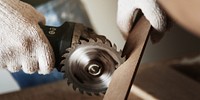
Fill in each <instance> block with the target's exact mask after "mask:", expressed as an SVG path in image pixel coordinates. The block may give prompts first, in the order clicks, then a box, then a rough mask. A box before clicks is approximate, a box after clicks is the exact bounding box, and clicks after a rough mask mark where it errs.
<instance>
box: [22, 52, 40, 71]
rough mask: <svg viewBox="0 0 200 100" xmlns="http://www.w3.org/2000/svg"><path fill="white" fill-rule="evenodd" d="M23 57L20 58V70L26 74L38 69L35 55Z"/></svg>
mask: <svg viewBox="0 0 200 100" xmlns="http://www.w3.org/2000/svg"><path fill="white" fill-rule="evenodd" d="M28 56H29V57H23V58H22V59H23V60H22V70H23V71H24V72H25V73H27V74H32V73H34V72H36V71H38V61H37V60H36V59H35V57H33V58H32V57H31V56H30V55H28Z"/></svg>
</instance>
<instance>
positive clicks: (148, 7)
mask: <svg viewBox="0 0 200 100" xmlns="http://www.w3.org/2000/svg"><path fill="white" fill-rule="evenodd" d="M136 9H141V11H142V12H143V14H144V16H145V17H146V18H147V20H149V22H150V23H151V25H152V26H153V27H154V28H155V29H156V30H157V31H160V32H161V31H164V30H166V26H167V25H166V17H165V16H164V14H163V12H162V11H161V9H160V8H159V6H158V4H157V3H156V0H118V12H117V24H118V26H119V28H120V30H121V31H122V32H123V33H124V34H127V33H128V32H129V31H130V29H131V27H132V23H133V19H134V18H133V13H134V12H135V10H136Z"/></svg>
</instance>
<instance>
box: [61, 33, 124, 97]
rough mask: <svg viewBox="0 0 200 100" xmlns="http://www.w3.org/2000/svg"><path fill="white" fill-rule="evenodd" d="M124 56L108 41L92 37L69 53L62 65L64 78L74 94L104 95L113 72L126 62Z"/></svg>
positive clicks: (81, 42) (68, 51) (65, 55)
mask: <svg viewBox="0 0 200 100" xmlns="http://www.w3.org/2000/svg"><path fill="white" fill-rule="evenodd" d="M121 54H122V52H121V51H117V47H116V45H112V44H111V43H110V41H109V40H108V39H106V38H105V37H103V36H100V35H96V34H93V35H91V37H90V38H87V39H84V40H80V43H78V44H73V45H72V46H71V48H68V49H67V50H66V53H65V54H64V55H63V57H64V59H63V60H62V62H61V64H62V65H63V67H62V71H63V72H64V73H65V75H64V77H65V79H66V80H67V82H68V85H69V86H72V87H73V89H74V90H75V91H79V92H81V93H83V94H88V95H104V94H105V92H106V90H107V88H108V85H109V83H110V81H111V76H112V74H113V72H114V71H115V69H116V68H117V67H118V66H120V65H121V64H122V63H123V62H124V61H125V58H122V57H121Z"/></svg>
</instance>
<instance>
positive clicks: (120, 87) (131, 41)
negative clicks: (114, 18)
mask: <svg viewBox="0 0 200 100" xmlns="http://www.w3.org/2000/svg"><path fill="white" fill-rule="evenodd" d="M150 27H151V25H150V23H149V22H148V21H147V19H146V18H145V17H144V16H142V17H141V18H140V20H139V21H138V23H137V24H136V25H135V27H134V29H133V30H132V31H131V32H130V34H129V37H128V39H127V42H126V45H125V50H127V51H125V52H126V54H128V55H129V53H131V55H130V57H129V58H128V59H127V60H126V61H125V62H124V63H123V64H122V65H121V66H120V67H119V68H117V69H116V71H115V72H114V74H113V76H112V80H111V83H110V85H109V87H108V90H107V92H106V94H105V96H104V100H124V99H127V98H128V95H129V91H130V88H131V86H132V82H133V79H134V76H135V72H136V70H137V67H138V66H139V62H140V59H141V56H142V52H143V50H144V47H145V45H146V42H147V39H148V33H149V30H150Z"/></svg>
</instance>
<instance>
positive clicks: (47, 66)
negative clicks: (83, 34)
mask: <svg viewBox="0 0 200 100" xmlns="http://www.w3.org/2000/svg"><path fill="white" fill-rule="evenodd" d="M53 54H54V53H53V50H52V48H51V46H50V45H49V44H48V43H47V42H46V43H43V44H42V45H41V47H39V48H38V49H37V57H38V61H39V70H38V73H39V74H49V73H50V72H51V71H52V70H53V67H54V63H55V60H54V55H53Z"/></svg>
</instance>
